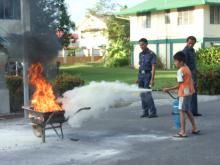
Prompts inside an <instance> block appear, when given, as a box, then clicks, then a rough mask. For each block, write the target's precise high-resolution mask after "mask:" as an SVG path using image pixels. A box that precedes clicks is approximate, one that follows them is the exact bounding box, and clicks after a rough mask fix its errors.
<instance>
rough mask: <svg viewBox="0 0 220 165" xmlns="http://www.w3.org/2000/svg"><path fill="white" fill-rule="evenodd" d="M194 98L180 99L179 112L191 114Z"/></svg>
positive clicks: (185, 97)
mask: <svg viewBox="0 0 220 165" xmlns="http://www.w3.org/2000/svg"><path fill="white" fill-rule="evenodd" d="M191 102H192V96H184V97H179V110H183V111H185V112H190V109H191Z"/></svg>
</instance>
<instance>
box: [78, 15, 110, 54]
mask: <svg viewBox="0 0 220 165" xmlns="http://www.w3.org/2000/svg"><path fill="white" fill-rule="evenodd" d="M77 31H78V34H79V46H80V47H81V48H83V51H84V55H86V56H92V55H94V56H99V55H102V49H103V48H106V47H107V45H108V35H107V26H106V23H105V21H104V18H103V17H101V16H100V17H96V16H92V15H89V16H86V17H85V18H84V19H83V20H82V22H81V23H80V24H79V25H78V26H77Z"/></svg>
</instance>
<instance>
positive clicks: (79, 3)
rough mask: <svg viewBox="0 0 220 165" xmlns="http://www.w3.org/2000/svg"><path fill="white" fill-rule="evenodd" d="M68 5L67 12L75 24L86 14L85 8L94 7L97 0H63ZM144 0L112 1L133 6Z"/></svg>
mask: <svg viewBox="0 0 220 165" xmlns="http://www.w3.org/2000/svg"><path fill="white" fill-rule="evenodd" d="M65 1H66V3H67V7H68V12H69V14H70V15H71V19H72V21H74V22H75V23H76V24H78V23H79V22H80V20H82V19H83V17H84V16H85V14H86V9H88V8H92V7H94V5H95V4H96V2H98V1H99V0H65ZM143 1H144V0H112V2H115V3H119V4H121V5H127V6H128V7H132V6H135V5H137V4H139V3H140V2H143Z"/></svg>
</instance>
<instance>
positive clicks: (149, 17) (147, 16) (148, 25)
mask: <svg viewBox="0 0 220 165" xmlns="http://www.w3.org/2000/svg"><path fill="white" fill-rule="evenodd" d="M145 19H146V28H150V27H151V13H147V14H146V18H145Z"/></svg>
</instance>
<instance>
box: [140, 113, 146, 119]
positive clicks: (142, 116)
mask: <svg viewBox="0 0 220 165" xmlns="http://www.w3.org/2000/svg"><path fill="white" fill-rule="evenodd" d="M144 117H148V115H146V114H143V115H141V116H140V118H144Z"/></svg>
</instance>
